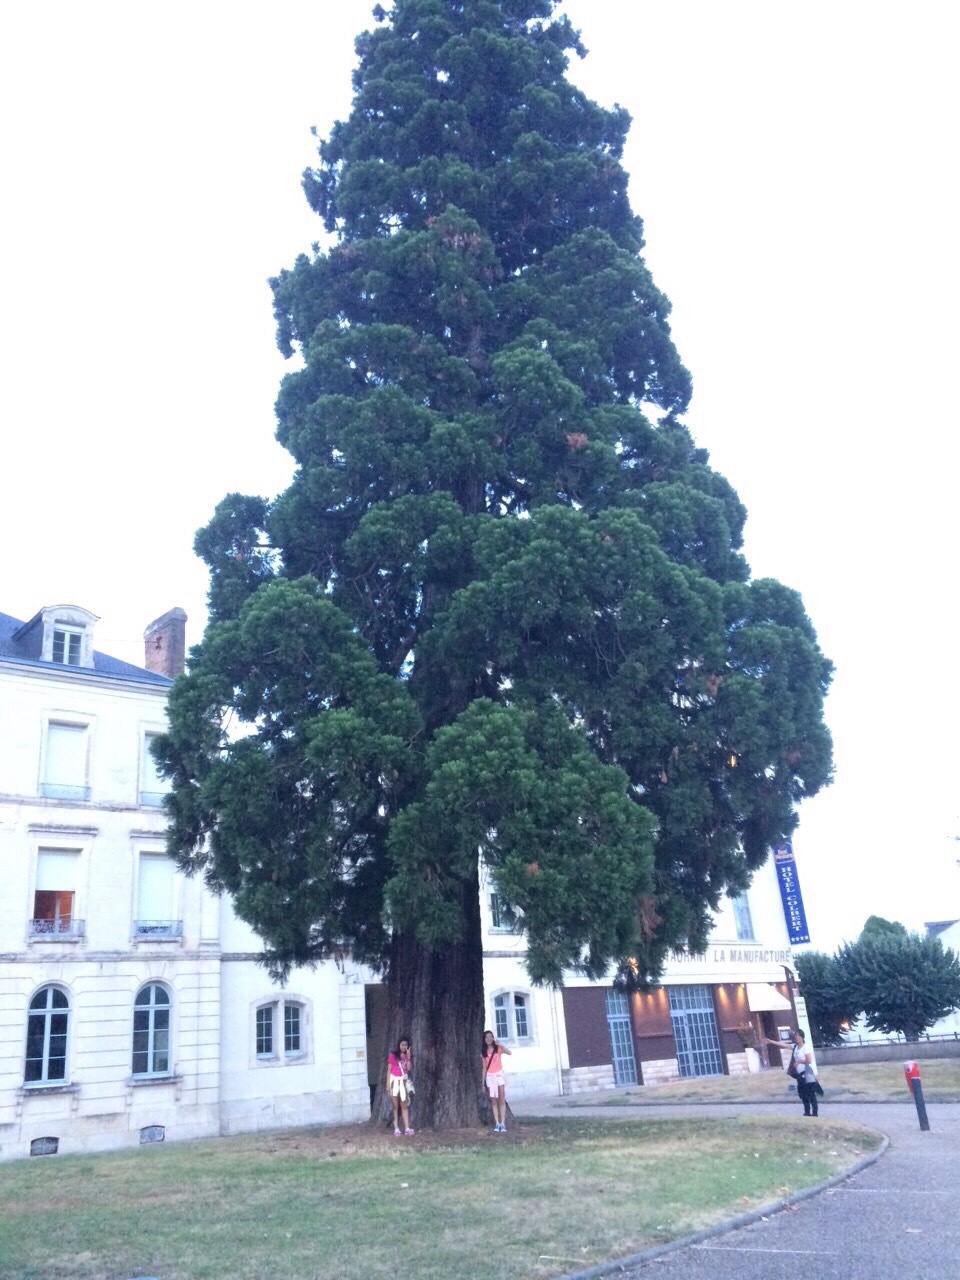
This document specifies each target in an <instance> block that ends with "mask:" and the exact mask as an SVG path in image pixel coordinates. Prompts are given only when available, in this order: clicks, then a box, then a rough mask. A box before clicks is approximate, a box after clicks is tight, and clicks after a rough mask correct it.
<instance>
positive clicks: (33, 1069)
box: [23, 987, 70, 1084]
mask: <svg viewBox="0 0 960 1280" xmlns="http://www.w3.org/2000/svg"><path fill="white" fill-rule="evenodd" d="M69 1021H70V1001H69V1000H68V999H67V997H66V995H65V993H64V992H63V991H61V990H60V988H59V987H41V988H40V990H39V991H38V992H37V994H36V995H35V996H34V997H33V999H32V1000H31V1001H30V1012H29V1014H28V1015H27V1060H26V1067H25V1070H24V1073H23V1079H24V1083H25V1084H62V1083H63V1082H64V1081H65V1080H66V1078H67V1030H68V1025H69Z"/></svg>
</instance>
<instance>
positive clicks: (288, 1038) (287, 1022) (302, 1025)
mask: <svg viewBox="0 0 960 1280" xmlns="http://www.w3.org/2000/svg"><path fill="white" fill-rule="evenodd" d="M254 1017H255V1023H254V1038H255V1045H256V1056H257V1059H258V1061H260V1062H261V1063H263V1062H284V1061H285V1062H294V1061H305V1060H306V1059H307V1058H308V1056H309V1035H310V1031H309V1021H308V1015H307V1005H306V1003H305V1002H304V1001H303V1000H301V999H299V998H298V997H296V996H289V995H285V996H283V997H281V998H277V999H273V1000H270V1001H269V1002H268V1003H264V1004H261V1005H258V1006H257V1008H256V1010H255V1014H254Z"/></svg>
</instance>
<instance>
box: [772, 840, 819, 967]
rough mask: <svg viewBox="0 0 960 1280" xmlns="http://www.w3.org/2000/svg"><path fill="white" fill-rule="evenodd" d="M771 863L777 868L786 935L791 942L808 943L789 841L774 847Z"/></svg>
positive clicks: (808, 937) (791, 847)
mask: <svg viewBox="0 0 960 1280" xmlns="http://www.w3.org/2000/svg"><path fill="white" fill-rule="evenodd" d="M773 861H774V864H775V866H776V868H777V883H778V884H779V885H780V899H781V901H782V902H783V918H784V920H786V922H787V933H788V935H789V937H790V941H791V942H809V941H810V930H809V929H808V928H807V917H806V913H805V912H804V910H803V895H802V894H801V892H800V881H799V880H798V879H797V864H796V862H794V860H793V845H792V844H791V843H790V841H789V840H785V841H784V842H783V844H778V845H774V848H773Z"/></svg>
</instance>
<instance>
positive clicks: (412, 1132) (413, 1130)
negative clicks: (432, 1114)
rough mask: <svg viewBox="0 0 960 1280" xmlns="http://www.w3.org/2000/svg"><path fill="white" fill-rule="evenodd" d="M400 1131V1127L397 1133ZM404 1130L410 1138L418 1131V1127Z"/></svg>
mask: <svg viewBox="0 0 960 1280" xmlns="http://www.w3.org/2000/svg"><path fill="white" fill-rule="evenodd" d="M399 1132H400V1130H399V1129H398V1130H397V1133H399ZM403 1132H404V1133H405V1134H406V1135H407V1137H408V1138H409V1137H410V1136H411V1134H414V1133H416V1129H404V1131H403Z"/></svg>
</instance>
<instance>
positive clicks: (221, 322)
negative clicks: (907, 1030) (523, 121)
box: [0, 0, 960, 949]
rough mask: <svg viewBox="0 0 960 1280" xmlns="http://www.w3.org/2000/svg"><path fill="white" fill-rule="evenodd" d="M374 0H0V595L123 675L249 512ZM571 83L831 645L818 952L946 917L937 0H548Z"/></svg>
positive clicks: (819, 828)
mask: <svg viewBox="0 0 960 1280" xmlns="http://www.w3.org/2000/svg"><path fill="white" fill-rule="evenodd" d="M371 8H372V0H337V3H335V4H334V3H331V2H330V0H314V2H313V3H306V2H304V0H286V2H285V3H281V4H277V5H271V6H267V5H257V6H255V5H252V4H249V5H243V4H237V3H235V2H232V3H227V0H201V2H199V3H198V2H197V0H189V2H187V0H168V2H167V3H164V4H159V3H155V2H154V0H140V2H139V3H136V4H131V3H129V0H87V2H86V3H85V4H82V5H80V4H77V3H75V0H47V2H46V3H44V2H43V0H37V3H35V4H20V5H12V4H11V5H6V6H3V8H2V10H0V121H2V123H0V133H2V136H0V146H2V150H0V166H2V168H0V173H2V177H3V180H4V187H5V197H4V199H3V202H2V205H0V210H2V212H0V218H2V232H3V234H2V236H0V271H2V277H0V278H2V280H3V292H2V299H0V353H2V358H3V365H2V374H0V427H2V432H3V449H2V453H0V460H2V461H0V467H2V470H0V503H2V506H0V510H2V516H3V526H4V532H5V541H6V548H7V554H6V556H5V557H4V569H3V573H2V578H0V586H2V590H0V610H2V611H3V612H6V613H11V614H14V615H15V616H18V617H22V618H27V617H30V616H32V615H33V613H34V612H36V610H37V609H38V608H40V607H41V606H42V605H45V604H52V603H56V602H61V601H69V602H72V603H77V604H81V605H84V606H86V607H87V608H90V609H93V610H94V612H96V613H97V614H99V615H100V616H101V619H102V621H101V623H100V624H99V627H98V633H97V647H98V648H100V649H103V650H105V651H106V652H108V653H113V654H114V655H115V656H118V657H122V658H126V659H128V660H129V661H133V662H141V661H142V642H141V636H142V632H143V628H144V626H145V625H146V623H147V622H148V621H150V619H152V618H154V617H156V616H157V615H158V614H160V613H162V612H163V611H164V610H166V609H168V608H170V607H171V606H172V605H175V604H178V605H182V606H183V607H184V608H186V610H187V612H188V614H189V615H190V623H189V624H188V625H189V629H190V632H189V638H190V639H191V640H193V641H195V640H197V639H199V637H200V634H201V631H202V623H203V612H204V597H205V590H206V576H205V571H204V568H203V566H202V565H201V564H200V562H199V561H197V560H196V559H195V557H194V556H193V552H192V538H193V534H194V532H195V530H196V529H197V528H198V527H200V526H201V525H203V524H205V523H206V521H207V520H208V518H209V516H210V514H211V512H212V510H213V507H214V505H215V504H216V503H217V501H219V499H220V498H221V497H222V496H223V495H224V494H225V493H227V492H229V491H230V490H239V491H241V492H248V493H264V494H268V495H273V494H275V493H277V492H278V491H279V490H281V489H282V488H284V487H285V485H286V483H287V480H288V477H289V474H290V470H291V468H290V463H289V460H288V457H287V455H286V454H285V453H284V452H283V451H282V450H281V449H280V447H279V446H278V445H277V444H276V443H275V442H274V440H273V412H272V405H273V400H274V398H275V395H276V390H277V385H278V382H279V379H280V377H281V375H282V372H283V368H284V362H283V361H282V360H281V358H280V356H279V354H278V353H277V351H276V348H275V345H274V338H273V319H272V314H271V300H270V295H269V291H268V288H267V285H266V279H267V277H268V276H270V275H272V274H275V273H276V272H277V271H279V270H280V269H281V268H282V267H284V266H288V265H290V264H291V263H292V261H293V259H294V257H295V256H296V254H297V253H298V252H300V251H302V250H309V246H310V244H311V243H312V241H314V240H316V239H318V238H319V237H320V235H321V233H322V228H321V226H320V224H319V221H318V220H317V219H316V218H315V217H314V216H313V215H312V214H311V213H310V211H309V209H308V208H307V205H306V202H305V200H304V198H303V195H302V193H301V191H300V185H299V176H300V173H301V171H302V170H303V168H304V167H305V166H306V165H307V164H309V163H311V160H312V158H313V156H314V145H315V144H314V141H313V139H312V138H311V136H310V133H309V126H310V125H312V124H316V125H317V127H318V130H319V132H320V134H321V135H323V134H325V133H326V132H327V130H328V129H329V126H330V124H331V123H332V121H333V120H334V119H335V118H337V117H339V116H343V115H344V114H345V113H346V112H347V111H348V110H349V100H350V71H351V69H352V66H353V47H352V42H353V38H354V36H355V35H356V34H357V32H359V31H360V30H361V29H363V28H364V27H365V26H367V25H369V14H370V10H371ZM566 9H567V12H568V13H569V14H570V15H571V17H572V19H573V20H574V22H575V23H576V24H577V25H578V26H579V27H580V28H581V29H582V33H583V38H584V42H585V43H586V45H587V47H588V49H590V51H591V53H590V57H589V58H588V60H587V61H586V62H585V63H578V64H576V65H575V66H574V69H573V74H574V75H575V77H576V78H577V79H578V81H579V82H580V83H581V84H582V85H583V87H584V88H585V89H586V90H587V92H589V93H590V94H591V96H593V97H595V98H597V99H598V100H600V101H602V102H604V103H605V104H606V105H610V104H612V103H613V102H614V101H617V102H619V103H621V104H622V105H624V106H626V107H627V108H629V110H630V111H631V113H632V114H633V117H634V128H633V131H632V134H631V142H630V145H629V149H628V152H627V156H626V163H627V168H628V169H629V170H630V172H631V174H632V175H633V178H632V185H631V197H632V200H633V204H634V208H635V209H636V211H637V212H638V213H640V214H641V215H642V216H643V217H644V219H645V223H646V230H647V242H648V249H647V254H646V256H647V261H648V262H649V264H650V266H651V268H652V270H653V272H654V276H655V279H656V281H657V283H658V284H659V286H660V287H661V288H662V289H664V290H665V291H666V293H667V294H668V295H669V296H670V298H671V299H672V301H673V304H674V315H673V327H674V335H675V337H676V340H677V343H678V346H679V348H680V352H681V355H682V357H683V359H684V360H685V362H686V364H687V366H688V367H689V368H690V370H691V372H692V374H693V378H694V386H695V392H694V400H693V404H692V407H691V410H690V412H689V414H688V415H687V421H688V422H689V423H690V425H691V427H692V429H693V431H694V433H695V435H696V437H697V439H698V441H699V442H700V443H701V444H703V445H705V446H706V447H707V448H708V449H709V450H710V452H711V455H712V460H713V463H714V465H715V466H716V467H717V468H718V469H719V470H720V471H722V472H723V473H724V474H725V475H727V476H728V478H729V479H730V480H731V481H732V482H733V484H734V485H735V486H736V488H737V489H738V491H739V493H740V495H741V497H742V498H743V500H744V502H745V503H746V505H747V508H748V510H749V512H750V520H749V524H748V530H747V537H748V542H747V552H748V555H749V558H750V561H751V563H752V565H753V568H754V572H755V573H757V574H769V575H772V576H775V577H779V578H780V579H781V580H783V581H784V582H787V583H789V584H790V585H791V586H795V587H797V588H799V589H800V590H801V591H802V593H803V595H804V598H805V601H806V605H807V609H808V611H809V613H810V615H811V617H812V618H813V621H814V624H815V625H816V627H817V629H818V631H819V634H820V639H821V643H822V645H823V648H824V650H825V651H826V653H827V654H828V655H829V656H830V657H831V658H832V659H833V661H834V662H835V663H836V666H837V674H836V679H835V684H834V689H833V692H832V694H831V696H830V699H829V703H828V718H829V722H830V725H831V727H832V729H833V732H834V736H835V742H836V761H837V780H836V782H835V784H834V786H833V787H832V788H830V789H829V790H828V791H827V792H825V793H824V794H823V795H822V796H820V797H818V798H817V799H816V800H814V801H811V802H810V803H808V804H807V805H805V806H804V808H803V810H802V821H801V826H800V829H799V831H798V833H797V836H796V838H795V842H794V843H795V851H796V854H797V859H798V867H799V874H800V879H801V883H802V887H803V890H804V896H805V899H806V907H807V915H808V919H809V921H810V924H811V928H812V930H813V935H814V942H815V944H817V945H819V946H821V947H823V948H825V949H832V948H833V947H834V946H835V945H836V943H837V942H839V941H840V940H841V939H842V938H851V937H854V936H855V935H856V934H857V933H858V932H859V930H860V927H861V926H862V924H863V921H864V919H865V917H866V916H867V915H868V914H871V913H877V914H880V915H884V916H887V917H890V918H894V919H900V920H902V921H903V922H904V923H905V924H907V925H908V926H910V927H914V928H915V927H918V926H919V925H920V923H921V922H922V921H923V920H933V919H946V918H954V917H957V916H960V868H958V867H957V865H956V859H957V857H960V845H958V844H956V843H955V842H954V839H953V837H954V836H955V835H958V834H960V802H958V799H957V779H958V777H960V747H958V727H960V681H958V679H957V677H956V676H955V675H954V674H953V663H952V661H951V659H950V657H949V655H950V653H951V652H953V651H954V649H955V647H956V643H957V634H958V626H957V623H958V605H957V573H956V564H955V561H956V543H957V537H956V517H955V509H956V503H955V499H954V485H955V481H956V476H957V472H958V467H957V464H958V461H960V457H958V455H960V445H958V437H957V409H956V397H955V388H954V385H953V383H952V381H949V379H950V378H951V374H952V373H953V368H952V358H953V357H954V354H955V351H956V349H957V346H958V338H960V332H958V329H960V325H958V319H957V314H958V313H957V306H956V299H957V297H958V296H960V269H958V268H960V262H958V250H957V227H958V225H960V208H958V203H960V202H958V196H957V187H956V184H955V179H954V172H953V171H954V170H955V167H956V162H955V158H956V137H955V133H956V123H957V119H958V105H960V103H958V90H957V77H956V74H955V66H954V61H955V58H954V50H955V48H956V37H957V34H958V31H957V28H958V26H960V20H958V17H957V10H956V6H955V5H954V4H953V3H952V0H943V3H937V2H934V0H926V2H925V0H920V2H919V3H915V4H913V5H910V6H907V5H903V4H902V3H899V2H898V3H890V2H888V0H872V2H869V3H868V2H866V0H845V2H844V3H843V4H837V3H836V0H811V2H808V3H806V4H804V5H799V4H785V3H783V4H772V3H770V2H769V0H736V2H733V3H729V4H723V5H718V4H716V3H715V0H568V3H567V5H566Z"/></svg>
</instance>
